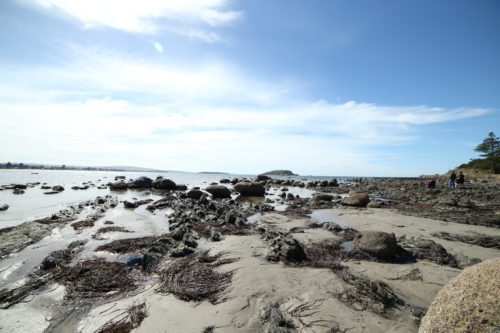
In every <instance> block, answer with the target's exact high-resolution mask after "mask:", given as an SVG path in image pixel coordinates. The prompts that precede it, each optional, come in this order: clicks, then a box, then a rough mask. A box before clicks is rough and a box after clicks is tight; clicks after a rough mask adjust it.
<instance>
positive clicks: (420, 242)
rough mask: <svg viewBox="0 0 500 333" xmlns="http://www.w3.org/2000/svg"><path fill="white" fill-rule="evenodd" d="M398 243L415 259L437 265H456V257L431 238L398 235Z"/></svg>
mask: <svg viewBox="0 0 500 333" xmlns="http://www.w3.org/2000/svg"><path fill="white" fill-rule="evenodd" d="M398 243H399V244H400V246H401V247H402V248H404V249H405V250H406V251H407V252H408V253H410V254H411V255H412V256H413V257H414V258H416V259H422V260H429V261H432V262H435V263H436V264H438V265H447V266H450V267H455V268H456V267H458V262H457V259H456V258H455V257H454V256H452V255H451V254H449V253H448V251H446V249H445V248H444V247H443V246H442V245H441V244H438V243H436V242H434V241H433V240H431V239H424V238H420V237H419V238H417V239H415V238H409V239H407V238H406V237H404V236H403V237H399V238H398Z"/></svg>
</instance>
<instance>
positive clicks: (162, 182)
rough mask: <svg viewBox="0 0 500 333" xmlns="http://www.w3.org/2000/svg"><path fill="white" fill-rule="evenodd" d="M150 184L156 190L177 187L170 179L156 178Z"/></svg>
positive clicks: (174, 188) (171, 189)
mask: <svg viewBox="0 0 500 333" xmlns="http://www.w3.org/2000/svg"><path fill="white" fill-rule="evenodd" d="M152 186H153V187H154V188H155V189H157V190H170V191H173V190H176V189H177V184H176V183H175V182H174V181H173V180H170V179H163V178H159V179H156V180H155V181H154V182H153V183H152Z"/></svg>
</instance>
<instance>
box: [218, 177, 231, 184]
mask: <svg viewBox="0 0 500 333" xmlns="http://www.w3.org/2000/svg"><path fill="white" fill-rule="evenodd" d="M230 182H231V181H230V180H229V179H227V178H222V179H221V180H219V183H221V184H229V183H230Z"/></svg>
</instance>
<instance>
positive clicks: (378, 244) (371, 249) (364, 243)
mask: <svg viewBox="0 0 500 333" xmlns="http://www.w3.org/2000/svg"><path fill="white" fill-rule="evenodd" d="M353 246H354V249H355V250H358V251H361V252H368V253H370V254H372V255H374V256H376V257H377V258H381V259H390V258H393V257H394V256H395V255H396V252H397V242H396V236H395V235H394V233H390V234H389V233H386V232H382V231H365V232H363V233H362V234H361V235H359V236H358V237H357V238H355V239H354V241H353Z"/></svg>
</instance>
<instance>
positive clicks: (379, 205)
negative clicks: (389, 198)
mask: <svg viewBox="0 0 500 333" xmlns="http://www.w3.org/2000/svg"><path fill="white" fill-rule="evenodd" d="M384 206H385V202H384V201H380V200H377V201H370V202H369V203H368V205H366V207H367V208H382V207H384Z"/></svg>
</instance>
